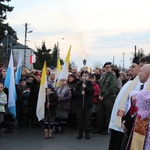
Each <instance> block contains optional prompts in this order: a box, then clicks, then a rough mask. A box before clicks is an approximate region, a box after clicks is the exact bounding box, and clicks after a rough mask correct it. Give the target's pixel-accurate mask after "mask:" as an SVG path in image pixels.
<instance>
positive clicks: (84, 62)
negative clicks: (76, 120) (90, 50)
mask: <svg viewBox="0 0 150 150" xmlns="http://www.w3.org/2000/svg"><path fill="white" fill-rule="evenodd" d="M83 65H84V72H85V65H86V59H85V58H84V59H83ZM83 83H84V84H85V79H83ZM83 91H84V88H83ZM84 101H85V95H83V108H84Z"/></svg>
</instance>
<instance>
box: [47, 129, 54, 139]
mask: <svg viewBox="0 0 150 150" xmlns="http://www.w3.org/2000/svg"><path fill="white" fill-rule="evenodd" d="M48 137H49V138H52V137H53V130H52V129H49V134H48Z"/></svg>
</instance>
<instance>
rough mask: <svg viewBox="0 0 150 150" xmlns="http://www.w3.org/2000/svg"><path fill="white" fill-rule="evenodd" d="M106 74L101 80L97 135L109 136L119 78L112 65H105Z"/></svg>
mask: <svg viewBox="0 0 150 150" xmlns="http://www.w3.org/2000/svg"><path fill="white" fill-rule="evenodd" d="M104 70H105V73H104V74H103V75H102V77H101V79H100V81H99V82H100V89H101V90H100V95H99V102H98V108H97V115H98V117H97V118H98V120H97V131H96V133H101V134H102V135H103V134H107V130H108V125H109V120H110V116H111V111H112V108H113V104H114V101H115V98H116V95H117V93H118V89H117V78H116V76H115V75H114V74H113V73H112V64H111V62H107V63H105V64H104Z"/></svg>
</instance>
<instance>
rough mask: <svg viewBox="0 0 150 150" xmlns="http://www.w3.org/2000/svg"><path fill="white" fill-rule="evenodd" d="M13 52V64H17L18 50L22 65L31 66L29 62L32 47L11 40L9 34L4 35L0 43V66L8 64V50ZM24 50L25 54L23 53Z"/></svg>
mask: <svg viewBox="0 0 150 150" xmlns="http://www.w3.org/2000/svg"><path fill="white" fill-rule="evenodd" d="M11 50H12V52H13V59H14V65H16V66H17V63H18V59H19V55H20V51H22V58H23V62H22V66H24V65H25V67H26V68H28V69H31V68H33V64H30V56H31V55H32V53H33V52H34V50H33V49H31V48H29V47H28V46H26V47H25V46H24V45H23V44H20V43H17V42H15V41H14V40H13V38H12V37H11V36H6V37H5V38H4V39H3V40H2V41H1V43H0V66H6V67H7V65H8V62H9V58H10V51H11ZM25 51H26V54H25V53H24V52H25Z"/></svg>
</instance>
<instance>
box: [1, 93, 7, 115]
mask: <svg viewBox="0 0 150 150" xmlns="http://www.w3.org/2000/svg"><path fill="white" fill-rule="evenodd" d="M6 104H7V96H6V94H5V93H4V91H2V92H1V93H0V112H5V105H6Z"/></svg>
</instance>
